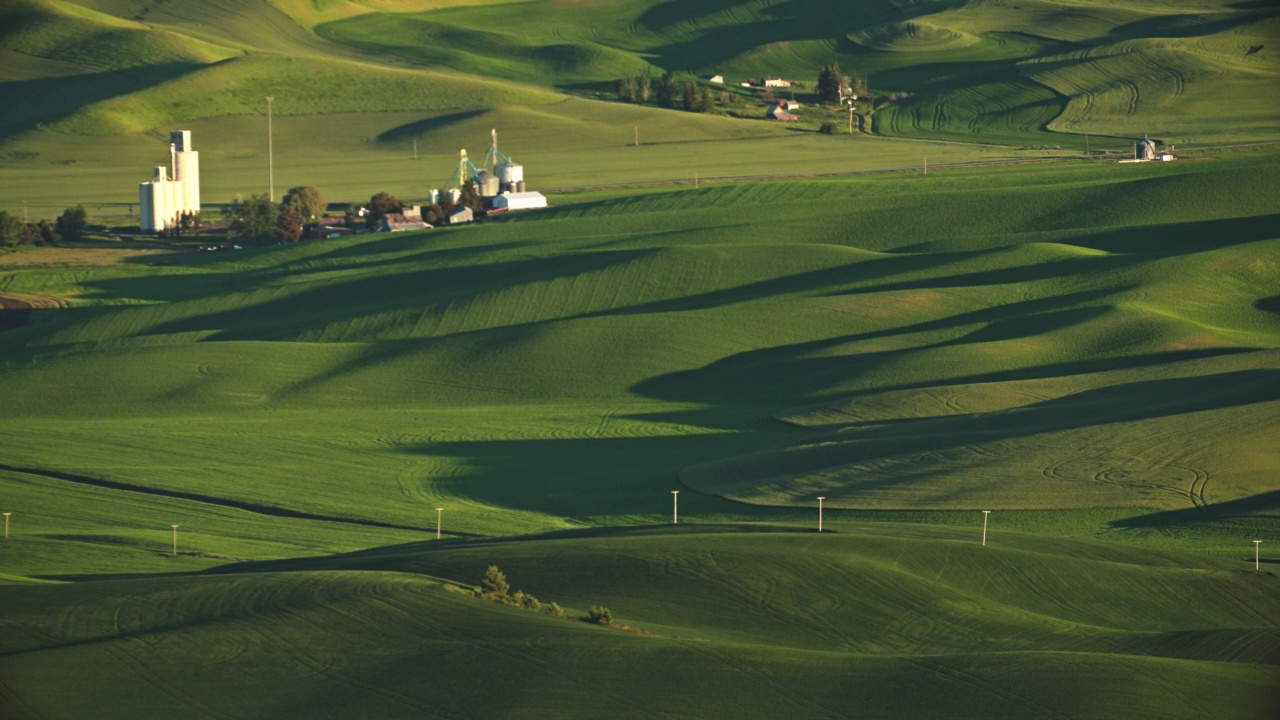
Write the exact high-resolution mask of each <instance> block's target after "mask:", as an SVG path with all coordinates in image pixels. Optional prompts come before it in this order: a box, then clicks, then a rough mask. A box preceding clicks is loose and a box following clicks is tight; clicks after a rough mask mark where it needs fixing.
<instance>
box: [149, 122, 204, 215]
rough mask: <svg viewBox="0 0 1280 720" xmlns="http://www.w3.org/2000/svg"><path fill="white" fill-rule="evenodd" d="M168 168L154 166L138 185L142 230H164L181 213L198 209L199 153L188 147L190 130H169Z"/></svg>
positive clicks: (196, 211) (193, 211)
mask: <svg viewBox="0 0 1280 720" xmlns="http://www.w3.org/2000/svg"><path fill="white" fill-rule="evenodd" d="M169 166H170V168H171V169H172V177H170V175H169V170H168V169H166V168H165V167H164V166H163V165H158V166H156V168H155V170H153V171H152V176H151V179H150V180H148V181H147V182H144V183H139V184H138V206H139V214H140V215H141V216H142V218H141V223H140V224H141V228H142V232H164V231H165V230H168V229H170V228H172V227H174V226H175V225H177V224H178V219H179V217H180V216H181V215H182V214H183V213H188V212H190V213H197V214H199V212H200V153H198V152H196V151H195V150H193V149H192V147H191V131H190V130H172V131H170V132H169Z"/></svg>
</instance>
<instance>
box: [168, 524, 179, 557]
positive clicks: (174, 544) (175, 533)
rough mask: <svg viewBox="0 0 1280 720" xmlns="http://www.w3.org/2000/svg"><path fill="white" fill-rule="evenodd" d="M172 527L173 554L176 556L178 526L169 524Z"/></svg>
mask: <svg viewBox="0 0 1280 720" xmlns="http://www.w3.org/2000/svg"><path fill="white" fill-rule="evenodd" d="M169 527H171V528H173V556H174V557H178V526H177V525H170V526H169Z"/></svg>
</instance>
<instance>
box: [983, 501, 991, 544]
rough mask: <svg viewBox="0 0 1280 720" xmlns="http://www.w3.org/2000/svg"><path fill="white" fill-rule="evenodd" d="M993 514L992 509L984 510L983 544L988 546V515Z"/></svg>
mask: <svg viewBox="0 0 1280 720" xmlns="http://www.w3.org/2000/svg"><path fill="white" fill-rule="evenodd" d="M990 514H991V511H990V510H983V511H982V546H983V547H986V546H987V516H988V515H990Z"/></svg>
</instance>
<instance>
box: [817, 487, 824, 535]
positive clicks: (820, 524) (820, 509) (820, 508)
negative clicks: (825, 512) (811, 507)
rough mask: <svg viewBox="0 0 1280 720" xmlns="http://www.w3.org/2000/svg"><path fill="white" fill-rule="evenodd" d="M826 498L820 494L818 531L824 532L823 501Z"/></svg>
mask: <svg viewBox="0 0 1280 720" xmlns="http://www.w3.org/2000/svg"><path fill="white" fill-rule="evenodd" d="M823 500H826V498H825V497H823V496H822V495H819V496H818V532H822V501H823Z"/></svg>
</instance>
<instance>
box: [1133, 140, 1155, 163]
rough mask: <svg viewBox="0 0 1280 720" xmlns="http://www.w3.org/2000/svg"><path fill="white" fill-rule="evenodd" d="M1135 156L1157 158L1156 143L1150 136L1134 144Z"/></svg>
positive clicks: (1144, 158)
mask: <svg viewBox="0 0 1280 720" xmlns="http://www.w3.org/2000/svg"><path fill="white" fill-rule="evenodd" d="M1133 157H1134V159H1135V160H1155V159H1156V144H1155V143H1153V142H1151V140H1150V138H1145V137H1144V138H1142V139H1141V140H1139V141H1138V144H1137V145H1134V146H1133Z"/></svg>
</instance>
